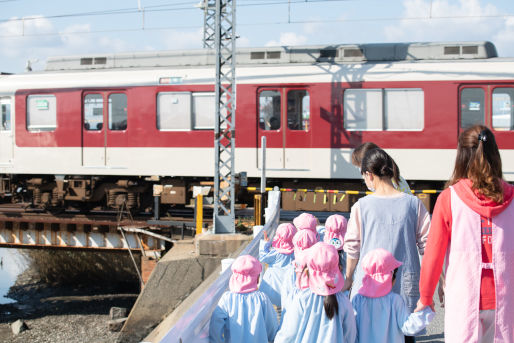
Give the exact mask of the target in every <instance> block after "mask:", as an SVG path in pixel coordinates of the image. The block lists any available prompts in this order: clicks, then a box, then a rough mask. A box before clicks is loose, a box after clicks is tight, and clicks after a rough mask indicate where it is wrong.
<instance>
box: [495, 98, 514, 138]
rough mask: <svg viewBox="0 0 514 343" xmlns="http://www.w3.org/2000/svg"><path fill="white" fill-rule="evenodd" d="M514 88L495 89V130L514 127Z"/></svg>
mask: <svg viewBox="0 0 514 343" xmlns="http://www.w3.org/2000/svg"><path fill="white" fill-rule="evenodd" d="M513 99H514V88H495V89H494V90H493V128H494V129H495V130H513V129H514V113H513V111H512V110H513V106H514V102H513Z"/></svg>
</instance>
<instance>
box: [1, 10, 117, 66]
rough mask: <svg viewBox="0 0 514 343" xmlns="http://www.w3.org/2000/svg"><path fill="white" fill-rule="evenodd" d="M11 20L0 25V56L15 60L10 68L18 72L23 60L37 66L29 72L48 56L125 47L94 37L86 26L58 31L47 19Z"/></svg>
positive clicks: (106, 50) (110, 50) (110, 40)
mask: <svg viewBox="0 0 514 343" xmlns="http://www.w3.org/2000/svg"><path fill="white" fill-rule="evenodd" d="M15 19H17V18H12V19H11V20H10V21H7V22H5V23H2V24H0V32H2V33H1V34H0V46H2V49H1V50H0V57H5V58H7V59H9V60H13V61H15V62H13V63H12V65H15V66H16V67H14V68H16V69H18V71H21V70H22V68H23V67H24V66H25V63H26V61H27V60H31V61H36V60H37V61H38V63H37V64H33V69H34V70H37V69H42V68H43V67H44V61H45V60H46V58H47V57H49V56H62V55H75V54H88V53H102V52H116V51H123V50H127V44H126V43H124V42H123V41H122V40H120V39H113V38H109V37H106V36H103V37H100V38H98V37H97V36H95V34H91V27H90V25H89V24H77V25H72V26H68V27H65V28H64V29H62V30H58V28H56V27H55V25H54V24H53V23H52V22H51V21H50V20H48V19H46V18H43V17H41V16H34V17H31V19H30V20H29V19H27V20H25V21H19V20H15ZM11 68H13V67H11ZM4 70H6V69H4ZM8 71H15V70H8Z"/></svg>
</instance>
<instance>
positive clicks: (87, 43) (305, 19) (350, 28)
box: [0, 0, 514, 73]
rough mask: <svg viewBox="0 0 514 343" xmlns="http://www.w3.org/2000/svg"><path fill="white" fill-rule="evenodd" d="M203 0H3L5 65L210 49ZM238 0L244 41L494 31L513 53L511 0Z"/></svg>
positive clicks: (467, 36)
mask: <svg viewBox="0 0 514 343" xmlns="http://www.w3.org/2000/svg"><path fill="white" fill-rule="evenodd" d="M199 2H200V0H174V1H170V0H139V1H138V0H103V1H100V0H89V1H76V0H75V1H70V0H68V1H61V0H46V1H41V0H0V71H4V72H16V73H17V72H23V71H24V68H25V64H26V62H27V60H31V61H33V63H32V65H33V69H34V70H40V69H43V68H44V65H45V61H46V58H47V57H49V56H62V55H80V54H101V53H110V52H130V51H149V50H173V49H194V48H201V47H202V41H201V40H202V32H203V12H202V11H201V10H200V9H198V8H195V7H194V5H195V4H197V3H199ZM237 5H238V6H237V11H236V13H237V26H236V31H237V34H238V35H239V36H240V38H239V39H238V43H237V44H238V45H239V46H272V45H308V44H342V43H370V42H412V41H418V42H419V41H422V42H425V41H477V40H490V41H492V42H493V43H495V44H496V47H497V49H498V52H499V54H500V56H505V57H507V56H514V1H512V0H496V1H492V0H306V1H305V0H290V4H288V0H237ZM138 9H141V10H138ZM98 12H102V14H101V15H92V14H95V13H98ZM106 12H109V13H106ZM86 14H89V15H86Z"/></svg>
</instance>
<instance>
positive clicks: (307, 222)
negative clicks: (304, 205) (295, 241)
mask: <svg viewBox="0 0 514 343" xmlns="http://www.w3.org/2000/svg"><path fill="white" fill-rule="evenodd" d="M317 222H318V220H317V219H316V217H314V216H313V215H312V214H310V213H302V214H300V215H299V216H298V217H296V218H295V219H293V224H294V226H296V228H297V229H298V230H311V231H314V232H316V224H317Z"/></svg>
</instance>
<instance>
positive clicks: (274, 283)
mask: <svg viewBox="0 0 514 343" xmlns="http://www.w3.org/2000/svg"><path fill="white" fill-rule="evenodd" d="M295 233H296V228H295V227H294V225H293V224H291V223H287V224H280V225H279V226H278V228H277V231H276V232H275V236H274V237H273V242H272V243H271V242H270V241H269V239H268V237H267V235H266V232H264V234H265V235H264V239H263V240H261V242H260V246H259V261H261V262H263V263H267V264H268V268H267V269H266V271H265V272H264V275H263V277H262V281H261V285H260V291H261V292H263V293H264V294H266V295H267V296H268V297H269V298H270V300H271V303H272V304H273V305H275V306H277V307H280V306H281V301H280V294H281V290H282V287H283V284H284V276H285V272H286V268H287V267H289V266H290V265H291V262H293V260H294V253H293V249H294V248H293V237H294V235H295Z"/></svg>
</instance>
